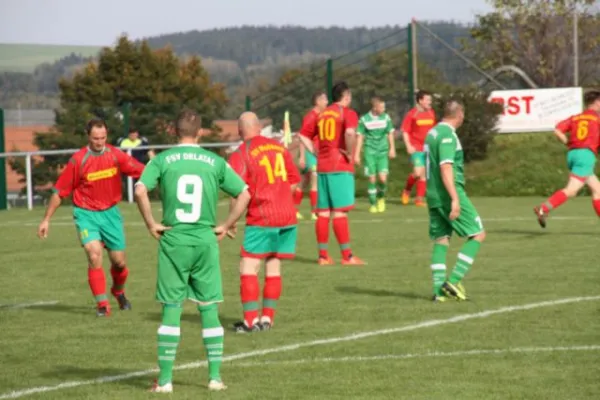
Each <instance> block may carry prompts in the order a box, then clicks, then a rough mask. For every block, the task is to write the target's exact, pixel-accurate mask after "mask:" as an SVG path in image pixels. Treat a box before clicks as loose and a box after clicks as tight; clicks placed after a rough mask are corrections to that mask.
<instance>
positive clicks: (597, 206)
mask: <svg viewBox="0 0 600 400" xmlns="http://www.w3.org/2000/svg"><path fill="white" fill-rule="evenodd" d="M592 204H593V205H594V210H595V211H596V215H597V216H599V217H600V199H597V200H592Z"/></svg>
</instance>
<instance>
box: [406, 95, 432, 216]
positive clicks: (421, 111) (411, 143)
mask: <svg viewBox="0 0 600 400" xmlns="http://www.w3.org/2000/svg"><path fill="white" fill-rule="evenodd" d="M416 100H417V105H416V106H415V107H414V108H413V109H412V110H410V111H409V112H408V113H407V114H406V116H405V117H404V121H402V127H401V130H402V138H403V139H404V144H405V145H406V152H407V153H408V155H409V156H410V161H411V163H412V165H413V172H412V174H410V175H409V176H408V179H407V180H406V185H405V186H404V191H403V192H402V204H404V205H407V204H408V203H409V202H410V193H411V190H412V187H413V186H414V185H415V183H416V184H417V195H416V197H415V205H416V206H419V207H425V193H426V191H427V180H426V179H425V178H426V177H425V152H424V151H423V146H424V145H425V137H426V136H427V132H429V131H430V130H431V128H433V127H434V126H435V112H434V111H433V110H432V108H431V102H432V97H431V93H429V92H426V91H424V90H419V91H418V92H417V95H416Z"/></svg>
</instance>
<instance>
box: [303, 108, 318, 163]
mask: <svg viewBox="0 0 600 400" xmlns="http://www.w3.org/2000/svg"><path fill="white" fill-rule="evenodd" d="M319 114H320V112H319V111H317V110H315V109H314V108H313V109H312V110H310V111H309V112H307V113H306V115H305V116H304V118H303V119H302V128H300V134H301V135H304V136H307V135H306V133H304V132H313V130H314V129H315V126H317V121H318V119H319ZM312 142H313V147H314V150H315V153H317V150H318V149H319V135H314V136H313V138H312Z"/></svg>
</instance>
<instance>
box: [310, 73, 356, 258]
mask: <svg viewBox="0 0 600 400" xmlns="http://www.w3.org/2000/svg"><path fill="white" fill-rule="evenodd" d="M332 97H333V104H332V105H330V106H328V107H327V108H326V109H325V110H324V111H323V112H322V113H321V115H319V118H318V119H317V121H316V123H315V124H314V125H313V126H311V127H307V129H305V130H303V131H302V132H300V133H301V135H300V137H301V138H302V143H303V144H304V145H305V146H306V147H307V148H308V149H309V150H311V149H312V146H313V143H312V141H311V140H310V139H313V138H314V137H315V136H318V137H319V146H318V149H317V215H318V217H317V223H316V233H317V242H318V245H319V259H318V262H319V265H332V264H333V260H332V258H331V257H330V256H329V252H328V250H327V246H328V243H329V220H330V219H331V218H332V217H333V232H334V233H335V236H336V238H337V241H338V243H339V244H340V248H341V250H342V265H363V264H364V262H363V261H362V260H361V259H359V258H358V257H356V256H354V255H353V254H352V250H351V249H350V227H349V224H348V211H350V210H351V209H353V208H354V164H353V163H352V160H353V159H354V154H353V153H354V149H355V146H354V145H355V141H356V127H357V126H358V115H356V112H355V111H354V110H352V109H351V108H349V107H350V103H351V102H352V93H351V92H350V88H349V87H348V85H347V84H346V83H345V82H340V83H337V84H336V85H335V86H334V87H333V90H332Z"/></svg>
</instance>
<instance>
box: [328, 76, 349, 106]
mask: <svg viewBox="0 0 600 400" xmlns="http://www.w3.org/2000/svg"><path fill="white" fill-rule="evenodd" d="M349 90H350V86H348V84H347V83H346V82H344V81H341V82H338V83H336V84H335V85H333V88H332V89H331V99H332V100H333V102H334V103H335V102H338V101H340V100H342V97H344V94H345V93H346V92H347V91H349Z"/></svg>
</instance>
